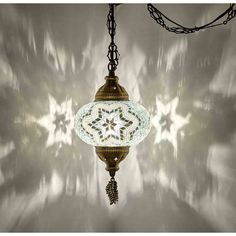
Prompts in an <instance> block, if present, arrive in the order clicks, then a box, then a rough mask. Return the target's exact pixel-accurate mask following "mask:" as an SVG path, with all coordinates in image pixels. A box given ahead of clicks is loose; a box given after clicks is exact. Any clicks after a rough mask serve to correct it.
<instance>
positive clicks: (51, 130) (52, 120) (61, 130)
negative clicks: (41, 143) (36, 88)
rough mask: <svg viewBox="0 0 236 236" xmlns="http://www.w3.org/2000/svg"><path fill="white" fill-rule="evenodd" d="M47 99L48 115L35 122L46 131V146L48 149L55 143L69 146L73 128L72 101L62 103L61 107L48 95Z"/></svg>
mask: <svg viewBox="0 0 236 236" xmlns="http://www.w3.org/2000/svg"><path fill="white" fill-rule="evenodd" d="M48 99H49V114H47V115H45V116H43V117H41V118H40V119H38V120H37V121H36V122H37V123H38V124H39V125H40V126H42V127H44V128H45V129H46V130H47V131H48V139H47V142H46V146H47V147H49V146H51V145H53V144H55V143H60V144H62V143H64V144H68V145H71V144H72V138H71V135H72V130H73V127H74V117H73V112H72V99H69V100H66V101H63V102H62V103H61V105H58V104H57V102H56V100H55V99H54V98H53V97H52V96H51V95H50V94H49V95H48Z"/></svg>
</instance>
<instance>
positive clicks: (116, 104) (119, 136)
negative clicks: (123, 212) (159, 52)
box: [75, 4, 151, 204]
mask: <svg viewBox="0 0 236 236" xmlns="http://www.w3.org/2000/svg"><path fill="white" fill-rule="evenodd" d="M116 5H117V4H109V13H108V17H107V28H108V31H109V35H110V37H111V42H110V45H109V47H108V55H107V57H108V59H109V64H108V71H109V75H108V76H106V77H105V80H106V81H105V84H104V85H103V86H102V87H100V88H99V89H98V91H97V93H96V95H95V100H94V102H91V103H88V104H86V105H84V106H83V107H82V108H80V109H79V111H78V112H77V114H76V116H75V131H76V134H77V135H78V136H79V137H80V138H81V139H82V140H83V141H84V142H85V143H87V144H90V145H93V146H95V150H96V153H97V155H98V157H99V158H100V159H101V160H102V161H103V162H105V163H106V170H107V171H108V172H109V174H110V177H111V179H110V181H109V182H108V184H107V187H106V192H107V194H108V196H109V200H110V204H115V203H116V202H117V201H118V190H117V183H116V181H115V178H114V177H115V173H116V171H118V170H119V163H120V162H121V161H122V160H124V159H125V157H126V156H127V155H128V153H129V147H130V146H131V145H135V144H138V143H139V142H141V141H142V140H143V139H144V138H145V137H146V136H147V135H148V133H149V131H150V128H151V125H150V115H149V113H148V112H147V110H146V109H145V108H144V107H143V106H141V105H140V104H138V103H135V102H132V101H129V95H128V93H127V92H126V90H125V88H124V87H122V86H121V85H120V84H119V82H118V80H119V78H118V77H117V76H116V75H115V70H116V68H117V65H118V61H119V52H118V50H117V46H116V44H115V42H114V36H115V30H116V22H115V18H114V8H115V6H116Z"/></svg>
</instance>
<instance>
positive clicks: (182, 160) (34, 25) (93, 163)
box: [0, 4, 236, 231]
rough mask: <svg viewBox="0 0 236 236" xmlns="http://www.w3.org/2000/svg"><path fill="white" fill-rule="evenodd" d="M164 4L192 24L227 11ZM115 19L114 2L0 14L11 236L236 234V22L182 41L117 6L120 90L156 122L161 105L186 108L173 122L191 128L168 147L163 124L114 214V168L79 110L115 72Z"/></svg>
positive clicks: (2, 150)
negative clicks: (90, 140)
mask: <svg viewBox="0 0 236 236" xmlns="http://www.w3.org/2000/svg"><path fill="white" fill-rule="evenodd" d="M156 6H157V7H158V9H160V10H161V11H163V12H164V13H166V15H168V16H171V17H172V18H173V19H174V20H176V21H178V22H179V23H181V24H183V25H186V26H194V25H200V24H204V23H206V22H208V21H209V20H212V19H213V18H214V17H215V16H216V15H218V14H220V13H221V12H222V11H224V10H225V9H226V8H227V5H219V4H218V5H217V4H211V5H209V4H202V5H193V4H189V5H183V4H179V5H173V4H169V5H168V4H167V5H162V4H160V5H156ZM107 13H108V6H107V5H105V4H100V5H95V4H91V5H82V4H81V5H79V4H78V5H0V114H1V115H0V231H235V230H236V224H235V222H236V221H235V219H236V198H235V191H236V190H235V189H236V172H235V167H236V159H235V158H236V145H235V144H236V135H235V134H236V133H235V129H236V119H235V118H236V109H235V108H236V105H235V103H236V99H235V95H236V72H235V68H236V44H235V36H236V22H235V20H232V21H231V22H230V23H229V24H228V25H226V26H220V27H217V28H212V29H208V30H205V31H201V32H198V33H196V34H192V35H175V34H172V33H169V32H166V31H165V30H164V29H162V28H161V27H160V26H159V25H157V24H156V23H155V22H154V21H153V20H152V19H151V18H150V16H149V13H148V12H147V9H146V5H142V4H140V5H138V4H135V5H132V4H131V5H126V4H123V5H121V6H119V7H118V8H117V25H118V26H117V35H116V42H117V45H118V48H119V52H120V54H121V57H120V64H119V67H118V70H117V75H118V76H119V77H120V83H121V84H122V85H123V86H124V87H125V88H126V89H127V91H128V93H129V95H130V99H132V100H134V101H137V102H139V103H140V104H142V105H143V106H145V107H146V108H147V109H148V110H149V112H150V114H151V116H152V117H155V115H156V114H157V112H158V109H159V108H160V107H159V108H158V107H157V106H156V100H157V99H158V101H160V102H161V103H162V104H163V107H166V109H167V108H168V106H169V105H171V107H173V106H172V105H173V101H176V99H178V100H179V103H178V104H177V107H176V110H175V109H173V112H174V113H176V114H177V115H176V116H175V120H174V121H172V122H177V121H181V120H182V121H183V123H181V124H182V125H180V127H179V129H178V130H177V133H176V135H173V134H169V135H170V136H169V139H167V140H162V139H163V137H162V139H161V140H159V141H158V140H157V139H156V138H157V136H158V130H157V129H156V128H155V127H154V126H153V127H152V129H151V132H150V133H149V135H148V137H147V138H146V139H145V140H144V141H143V142H142V143H140V144H139V145H137V146H135V147H132V148H131V150H130V153H129V156H128V157H127V159H126V160H125V161H123V163H121V165H120V167H121V168H120V170H119V172H118V173H117V178H116V179H117V182H118V187H119V196H120V201H119V203H118V204H117V205H115V206H110V205H109V202H108V199H107V196H106V193H105V186H106V184H107V181H108V180H109V176H108V173H107V172H106V171H105V169H104V168H105V165H104V163H102V162H101V161H100V160H99V159H98V158H97V157H96V155H95V152H94V148H93V147H91V146H89V145H87V144H85V143H83V142H82V141H81V140H80V139H79V138H78V137H77V136H76V135H75V132H74V131H73V130H71V129H69V125H73V117H72V116H71V113H70V111H72V113H73V114H75V112H76V111H77V110H78V109H79V108H80V107H81V106H82V105H84V104H85V103H88V102H90V101H92V100H93V99H94V94H95V91H96V90H97V89H98V88H99V87H100V86H101V85H102V84H103V82H104V80H103V78H104V77H105V76H106V75H107V58H106V55H107V46H108V44H109V37H108V33H107V29H106V25H105V24H106V17H107ZM173 99H174V100H173ZM50 102H51V109H50V107H49V104H50ZM53 104H54V106H53ZM56 104H57V109H59V110H60V109H61V108H62V107H64V108H65V110H63V111H64V113H66V114H67V115H68V114H70V116H68V117H67V119H66V120H65V117H64V118H63V117H61V118H60V117H59V118H58V117H57V115H56V113H55V112H54V110H53V109H54V108H55V106H56ZM63 104H64V105H63ZM65 104H66V105H65ZM168 104H169V105H168ZM49 114H51V116H50V115H49ZM42 119H44V126H43V125H42ZM53 119H54V121H53ZM53 122H54V125H55V124H56V123H57V128H56V130H57V131H61V132H62V133H63V132H64V133H65V132H67V133H66V135H65V136H63V135H59V136H57V137H56V136H55V132H56V131H55V130H54V131H55V132H54V131H53V130H52V123H53ZM163 122H164V121H163V120H162V121H161V123H162V125H163V124H164V123H163ZM163 129H164V130H165V127H164V128H163ZM167 131H168V130H167ZM161 132H162V131H161ZM50 135H51V136H50ZM49 136H50V140H49V141H48V138H49ZM62 137H66V139H63V138H62ZM47 141H48V142H47ZM174 142H176V144H177V145H176V146H175V148H174V145H173V144H174Z"/></svg>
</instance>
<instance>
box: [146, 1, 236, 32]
mask: <svg viewBox="0 0 236 236" xmlns="http://www.w3.org/2000/svg"><path fill="white" fill-rule="evenodd" d="M147 9H148V11H149V13H150V16H151V17H152V18H153V19H154V20H155V21H156V22H157V24H159V25H160V26H162V27H163V28H164V29H166V30H167V31H169V32H173V33H175V34H190V33H194V32H196V31H199V30H203V29H207V28H211V27H215V26H219V25H226V24H227V23H228V22H229V21H230V20H231V19H233V18H234V17H235V16H236V9H235V4H230V6H229V8H228V9H227V10H226V11H224V12H223V13H222V14H220V15H219V16H217V17H216V18H215V19H214V20H213V21H211V22H209V23H207V24H205V25H202V26H195V27H192V28H188V27H185V26H182V25H180V24H178V23H176V22H175V21H173V20H171V19H170V18H168V17H167V16H165V15H164V14H163V13H162V12H160V11H159V10H158V9H157V8H156V7H154V6H153V5H152V4H147ZM226 15H227V18H226V19H225V20H223V21H222V22H220V23H217V22H219V20H220V19H222V18H223V17H225V16H226ZM165 21H168V22H171V23H172V24H174V26H173V27H171V26H168V25H167V24H166V22H165Z"/></svg>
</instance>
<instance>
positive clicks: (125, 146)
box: [75, 76, 150, 177]
mask: <svg viewBox="0 0 236 236" xmlns="http://www.w3.org/2000/svg"><path fill="white" fill-rule="evenodd" d="M105 79H106V82H105V84H104V85H103V86H102V87H101V88H100V89H99V90H98V91H97V93H96V95H95V101H94V102H91V103H88V104H86V105H84V106H83V107H82V108H81V109H80V110H79V111H78V112H77V114H76V116H75V131H76V133H77V135H78V136H79V137H80V138H81V139H82V140H83V141H84V142H85V143H87V144H90V145H93V146H95V147H96V153H97V155H98V156H99V157H100V159H101V160H102V161H104V162H105V163H106V169H107V170H108V171H109V173H110V175H111V177H114V175H115V172H116V171H117V170H118V169H119V163H120V162H121V161H122V160H123V159H124V158H125V157H126V156H127V154H128V153H129V147H130V146H131V145H136V144H138V143H140V142H141V141H142V140H143V139H144V138H145V137H146V136H147V134H148V133H149V131H150V116H149V113H148V112H147V110H146V109H145V108H144V107H143V106H141V105H140V104H138V103H135V102H132V101H129V96H128V93H127V92H126V90H125V89H124V88H123V87H122V86H121V85H119V83H118V77H117V76H107V77H105Z"/></svg>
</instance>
